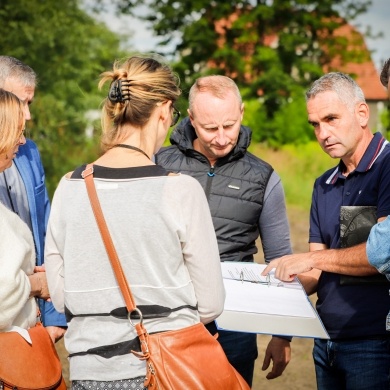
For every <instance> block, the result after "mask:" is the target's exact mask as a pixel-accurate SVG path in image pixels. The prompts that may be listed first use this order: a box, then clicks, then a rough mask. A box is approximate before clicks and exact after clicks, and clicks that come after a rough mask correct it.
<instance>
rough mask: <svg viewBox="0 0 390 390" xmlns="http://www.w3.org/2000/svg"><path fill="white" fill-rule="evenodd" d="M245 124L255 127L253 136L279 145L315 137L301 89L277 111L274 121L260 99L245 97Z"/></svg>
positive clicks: (257, 140) (261, 140) (256, 140)
mask: <svg viewBox="0 0 390 390" xmlns="http://www.w3.org/2000/svg"><path fill="white" fill-rule="evenodd" d="M244 103H245V115H244V121H243V122H244V124H246V125H247V126H249V127H250V128H251V130H252V139H253V140H254V141H255V142H263V143H266V144H267V145H269V146H271V147H274V148H277V147H280V146H281V145H284V144H302V143H306V142H309V141H312V140H314V139H315V137H314V133H313V130H312V128H311V126H310V125H309V124H308V122H307V112H306V103H305V98H304V93H303V90H302V89H301V88H298V90H297V92H296V93H294V94H293V97H290V99H289V100H288V101H286V102H284V104H283V106H281V107H280V109H279V110H278V111H276V113H275V116H274V118H273V120H271V119H269V118H268V117H267V110H266V108H265V106H264V104H263V103H262V102H261V99H251V100H245V101H244Z"/></svg>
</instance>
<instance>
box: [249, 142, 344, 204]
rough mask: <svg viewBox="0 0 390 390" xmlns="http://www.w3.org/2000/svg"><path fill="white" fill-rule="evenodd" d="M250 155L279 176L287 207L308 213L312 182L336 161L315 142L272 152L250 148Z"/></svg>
mask: <svg viewBox="0 0 390 390" xmlns="http://www.w3.org/2000/svg"><path fill="white" fill-rule="evenodd" d="M250 151H251V152H252V153H253V154H255V155H256V156H258V157H260V158H262V159H264V160H265V161H267V162H269V163H270V164H271V165H272V166H273V167H274V169H275V171H276V172H277V173H278V174H279V176H280V178H281V180H282V183H283V187H284V191H285V194H286V203H287V205H288V206H293V207H298V208H300V209H302V210H309V209H310V204H311V196H312V190H313V185H314V180H315V179H316V178H317V177H319V176H320V175H322V174H323V173H324V172H325V171H327V170H328V169H330V168H332V167H334V166H336V165H337V164H338V160H334V159H331V158H330V157H329V156H328V155H327V154H326V153H324V152H323V151H322V150H321V148H320V146H319V145H318V143H317V142H316V141H311V142H308V143H306V144H301V145H296V144H288V145H284V146H282V147H281V148H280V149H272V148H270V147H268V146H266V145H264V144H253V145H251V147H250Z"/></svg>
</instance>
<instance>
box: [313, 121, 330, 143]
mask: <svg viewBox="0 0 390 390" xmlns="http://www.w3.org/2000/svg"><path fill="white" fill-rule="evenodd" d="M316 137H317V139H318V140H321V141H324V140H326V139H327V138H329V130H328V127H327V126H326V124H321V123H320V124H319V125H318V128H317V129H316Z"/></svg>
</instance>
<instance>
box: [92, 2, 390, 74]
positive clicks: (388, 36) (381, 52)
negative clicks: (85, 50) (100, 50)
mask: <svg viewBox="0 0 390 390" xmlns="http://www.w3.org/2000/svg"><path fill="white" fill-rule="evenodd" d="M87 3H88V0H87ZM101 20H103V21H104V22H106V24H107V25H108V26H109V28H111V29H112V30H113V31H115V32H122V33H126V34H131V38H130V40H129V45H131V47H132V48H134V49H135V50H136V51H140V52H153V51H154V50H155V49H156V42H157V39H156V37H153V34H152V31H151V30H150V29H149V28H148V27H147V25H146V24H145V23H144V22H142V21H140V20H139V19H135V18H131V17H129V16H121V17H120V18H119V19H118V17H116V16H114V13H113V12H112V13H109V12H108V13H106V14H105V17H104V18H103V19H101ZM352 24H353V25H354V26H355V27H357V29H358V30H359V31H361V32H362V33H363V32H365V30H366V27H370V28H371V31H372V34H373V35H376V34H379V33H382V34H383V36H382V37H381V38H376V39H368V38H366V44H367V46H368V48H369V49H370V50H372V51H373V53H372V59H373V61H374V63H375V66H376V68H377V69H378V71H380V70H381V68H382V65H383V62H384V61H385V60H386V59H388V58H390V0H372V5H371V6H370V8H369V10H368V12H367V13H365V14H364V15H361V16H359V18H357V19H356V20H355V21H354V22H353V23H352ZM160 50H161V49H160Z"/></svg>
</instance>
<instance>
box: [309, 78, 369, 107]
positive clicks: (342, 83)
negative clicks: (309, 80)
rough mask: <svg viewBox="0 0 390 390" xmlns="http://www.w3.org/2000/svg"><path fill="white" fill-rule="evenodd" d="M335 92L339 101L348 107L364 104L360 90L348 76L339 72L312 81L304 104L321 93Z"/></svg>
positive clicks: (364, 100)
mask: <svg viewBox="0 0 390 390" xmlns="http://www.w3.org/2000/svg"><path fill="white" fill-rule="evenodd" d="M328 91H333V92H336V94H337V96H338V97H339V99H340V100H341V101H342V102H343V103H344V104H345V105H346V106H348V107H350V108H353V107H354V106H355V104H357V103H365V102H366V99H365V97H364V93H363V91H362V89H361V88H360V87H359V86H358V85H357V83H356V82H355V81H354V80H353V79H352V77H350V76H349V75H347V74H345V73H341V72H330V73H327V74H325V75H324V76H322V77H320V78H319V79H318V80H316V81H314V83H313V84H312V85H311V87H310V88H309V89H308V90H307V92H306V102H307V101H308V100H310V99H312V98H314V97H316V96H317V95H318V94H320V93H323V92H328Z"/></svg>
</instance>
